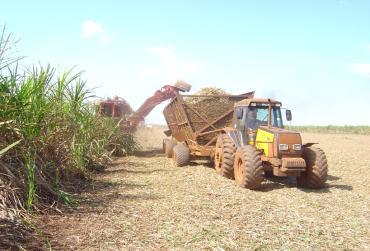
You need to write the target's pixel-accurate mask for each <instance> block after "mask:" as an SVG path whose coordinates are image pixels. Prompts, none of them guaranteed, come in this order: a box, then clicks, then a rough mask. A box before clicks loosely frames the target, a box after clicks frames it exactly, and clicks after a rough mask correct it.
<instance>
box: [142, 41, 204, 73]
mask: <svg viewBox="0 0 370 251" xmlns="http://www.w3.org/2000/svg"><path fill="white" fill-rule="evenodd" d="M147 51H148V52H149V53H150V54H152V55H154V56H155V57H156V58H157V59H159V62H157V63H156V64H155V65H152V66H147V67H146V68H145V69H144V74H146V75H163V76H167V77H170V78H178V77H181V76H183V75H184V74H189V73H193V72H195V71H197V70H198V69H199V68H200V65H199V64H195V63H190V62H188V61H187V60H184V59H181V58H180V57H179V56H178V55H177V54H176V52H175V50H174V49H172V48H168V47H149V48H147ZM180 75H181V76H180Z"/></svg>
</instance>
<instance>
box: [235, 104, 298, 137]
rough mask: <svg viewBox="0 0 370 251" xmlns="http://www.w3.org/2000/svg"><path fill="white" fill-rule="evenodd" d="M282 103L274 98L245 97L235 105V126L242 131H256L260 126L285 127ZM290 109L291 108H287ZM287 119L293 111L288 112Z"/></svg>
mask: <svg viewBox="0 0 370 251" xmlns="http://www.w3.org/2000/svg"><path fill="white" fill-rule="evenodd" d="M280 107H281V103H280V102H278V101H275V100H272V99H245V100H242V101H240V102H238V103H236V105H235V116H234V123H233V124H234V127H235V128H236V129H238V130H240V131H247V132H249V131H251V130H252V131H256V130H257V129H258V128H259V127H260V126H267V127H269V128H271V127H275V128H284V126H283V120H282V116H281V110H280ZM287 111H289V110H287ZM289 114H290V116H289V117H288V116H287V120H290V119H291V112H290V111H289V112H287V115H289Z"/></svg>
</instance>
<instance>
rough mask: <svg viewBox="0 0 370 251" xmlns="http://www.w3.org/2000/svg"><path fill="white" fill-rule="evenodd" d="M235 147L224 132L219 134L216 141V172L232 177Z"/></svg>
mask: <svg viewBox="0 0 370 251" xmlns="http://www.w3.org/2000/svg"><path fill="white" fill-rule="evenodd" d="M235 151H236V147H235V145H234V143H233V141H232V140H231V139H230V137H229V136H227V135H226V134H220V135H219V136H218V138H217V142H216V151H215V161H214V162H215V169H216V172H217V173H218V174H220V175H221V176H224V177H226V178H229V179H233V178H234V157H235Z"/></svg>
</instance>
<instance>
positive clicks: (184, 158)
mask: <svg viewBox="0 0 370 251" xmlns="http://www.w3.org/2000/svg"><path fill="white" fill-rule="evenodd" d="M172 160H173V164H174V165H175V166H186V165H187V164H189V160H190V150H189V148H188V147H186V146H185V145H183V144H178V145H176V146H175V147H174V148H173V154H172Z"/></svg>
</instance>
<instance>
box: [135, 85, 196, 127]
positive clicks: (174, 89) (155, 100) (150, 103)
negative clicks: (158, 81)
mask: <svg viewBox="0 0 370 251" xmlns="http://www.w3.org/2000/svg"><path fill="white" fill-rule="evenodd" d="M190 89H191V85H189V84H188V83H185V82H183V81H177V82H176V83H175V84H174V85H165V86H163V87H162V88H161V89H160V90H158V91H156V92H155V93H154V94H153V96H151V97H149V98H148V99H147V100H145V102H144V103H143V104H142V105H141V106H140V108H139V109H138V110H137V111H136V112H134V113H133V114H131V115H130V116H129V117H128V122H129V126H130V128H133V129H135V128H136V127H137V126H138V125H139V123H140V122H141V121H143V120H144V118H145V117H146V116H147V115H148V114H149V113H150V112H151V111H152V110H153V109H154V107H156V106H157V105H159V104H160V103H162V102H163V101H166V100H168V99H171V98H173V97H175V96H176V93H178V92H179V91H183V92H188V91H190Z"/></svg>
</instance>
